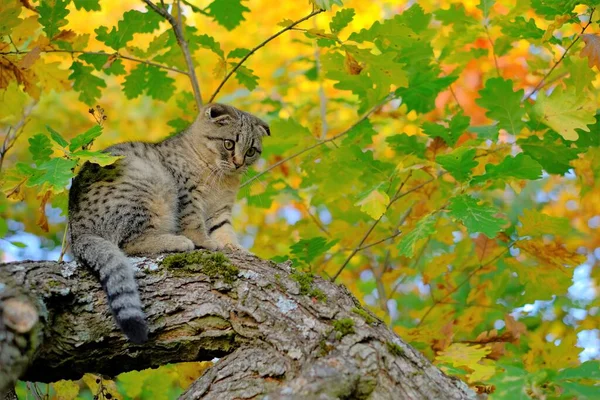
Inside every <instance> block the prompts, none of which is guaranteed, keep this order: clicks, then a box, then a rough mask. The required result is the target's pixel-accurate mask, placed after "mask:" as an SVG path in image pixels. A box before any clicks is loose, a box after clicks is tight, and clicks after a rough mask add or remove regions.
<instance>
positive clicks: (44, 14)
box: [37, 0, 69, 39]
mask: <svg viewBox="0 0 600 400" xmlns="http://www.w3.org/2000/svg"><path fill="white" fill-rule="evenodd" d="M68 4H69V0H41V2H40V5H39V6H38V7H37V11H38V13H39V14H40V16H39V18H38V21H40V24H42V26H43V27H44V32H46V35H47V36H48V39H52V38H53V37H54V36H56V34H58V32H59V31H60V28H62V27H63V26H65V25H67V23H68V21H67V19H66V17H67V15H69V10H68V9H67V5H68Z"/></svg>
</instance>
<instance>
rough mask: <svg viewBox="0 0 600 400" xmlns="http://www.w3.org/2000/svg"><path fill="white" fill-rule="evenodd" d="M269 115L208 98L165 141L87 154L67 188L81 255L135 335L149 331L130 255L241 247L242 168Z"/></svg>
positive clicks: (135, 338)
mask: <svg viewBox="0 0 600 400" xmlns="http://www.w3.org/2000/svg"><path fill="white" fill-rule="evenodd" d="M269 134H270V131H269V127H268V125H267V124H266V123H265V122H264V121H262V120H260V119H259V118H257V117H255V116H253V115H251V114H248V113H246V112H243V111H240V110H238V109H236V108H234V107H231V106H227V105H223V104H209V105H207V106H205V107H203V109H202V110H201V111H200V113H199V116H198V117H197V119H196V120H195V121H194V123H193V124H192V125H191V126H190V127H189V128H188V129H186V130H185V131H183V132H181V133H179V134H177V135H175V136H172V137H170V138H168V139H166V140H164V141H162V142H159V143H145V142H128V143H121V144H117V145H114V146H111V147H109V148H107V149H106V150H105V151H106V152H108V153H111V154H112V155H117V156H123V158H122V159H120V160H119V161H117V162H116V163H115V164H113V165H108V166H106V167H100V166H99V165H97V164H90V163H86V164H85V165H84V166H83V167H82V169H81V172H80V173H79V174H78V176H77V177H76V178H75V179H74V180H73V184H72V187H71V190H70V193H69V241H70V243H71V249H72V251H73V254H74V255H75V258H76V259H77V260H78V261H80V262H81V263H82V264H84V265H86V266H88V267H89V268H91V269H92V270H93V271H94V272H95V273H96V274H98V276H99V278H100V282H101V283H102V286H103V288H104V290H105V291H106V294H107V296H108V304H109V306H110V308H111V310H112V312H113V314H114V316H115V319H116V321H117V324H118V325H119V327H120V328H121V329H122V331H123V332H124V333H125V335H127V337H128V338H129V340H130V341H132V342H134V343H143V342H145V341H146V340H147V339H148V326H147V324H146V320H145V315H144V312H143V310H142V303H141V301H140V297H139V293H138V289H137V285H136V282H135V278H134V269H133V267H132V266H131V265H130V263H129V261H128V260H127V257H126V254H127V255H153V254H159V253H164V252H172V251H188V250H192V249H194V248H197V247H202V248H205V249H210V250H217V249H222V248H229V249H233V250H242V248H241V247H240V245H239V244H238V241H237V239H236V236H235V232H234V230H233V228H232V226H231V208H232V206H233V203H234V201H235V198H236V194H237V191H238V188H239V183H240V177H241V176H242V175H243V173H244V172H245V171H246V169H247V168H248V167H249V166H250V165H252V164H253V163H254V162H255V161H256V160H257V159H258V158H259V157H260V154H261V151H262V138H263V136H265V135H269Z"/></svg>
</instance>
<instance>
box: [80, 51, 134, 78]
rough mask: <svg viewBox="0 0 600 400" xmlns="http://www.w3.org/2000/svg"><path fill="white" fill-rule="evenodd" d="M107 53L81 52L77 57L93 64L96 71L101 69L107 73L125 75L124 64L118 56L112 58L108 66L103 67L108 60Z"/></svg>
mask: <svg viewBox="0 0 600 400" xmlns="http://www.w3.org/2000/svg"><path fill="white" fill-rule="evenodd" d="M109 57H110V55H109V54H91V53H88V54H81V55H79V57H78V58H79V59H80V60H83V61H85V62H86V63H88V64H91V65H93V66H94V69H95V70H96V71H103V72H105V73H106V74H108V75H125V73H126V72H125V66H124V65H123V61H122V60H121V59H120V58H117V59H116V60H113V61H112V63H111V64H110V66H109V67H108V68H104V66H105V65H106V63H107V62H108V58H109Z"/></svg>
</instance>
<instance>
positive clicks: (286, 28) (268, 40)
mask: <svg viewBox="0 0 600 400" xmlns="http://www.w3.org/2000/svg"><path fill="white" fill-rule="evenodd" d="M144 1H145V2H148V0H144ZM323 11H325V10H315V11H313V12H311V13H310V14H308V15H307V16H306V17H304V18H300V19H299V20H297V21H295V22H292V23H291V24H290V25H289V26H287V27H285V28H283V29H281V30H280V31H279V32H277V33H275V34H274V35H272V36H270V37H269V38H267V39H266V40H265V41H264V42H262V43H261V44H259V45H258V46H256V47H255V48H253V49H252V50H250V52H249V53H248V54H246V55H245V56H244V58H242V59H241V60H240V61H239V62H238V63H237V64H236V65H235V67H233V69H232V70H231V71H229V73H228V74H227V75H226V76H225V78H223V80H222V81H221V83H220V84H219V86H218V87H217V89H216V90H215V92H214V93H213V94H212V96H210V100H208V102H209V103H210V102H212V101H213V100H214V99H215V97H216V96H217V94H219V91H220V90H221V88H223V86H224V85H225V83H226V82H227V81H228V80H229V78H231V75H233V74H234V73H235V71H237V70H238V68H240V67H241V66H242V64H244V62H246V60H247V59H248V58H249V57H250V56H251V55H252V54H254V53H256V51H257V50H258V49H260V48H261V47H263V46H265V45H266V44H267V43H269V42H270V41H272V40H273V39H275V38H277V37H278V36H279V35H281V34H282V33H284V32H286V31H289V30H290V29H292V28H293V27H295V26H296V25H298V24H299V23H302V22H304V21H306V20H307V19H310V18H312V17H314V16H315V15H317V14H320V13H322V12H323Z"/></svg>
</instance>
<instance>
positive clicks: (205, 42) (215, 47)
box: [194, 35, 239, 58]
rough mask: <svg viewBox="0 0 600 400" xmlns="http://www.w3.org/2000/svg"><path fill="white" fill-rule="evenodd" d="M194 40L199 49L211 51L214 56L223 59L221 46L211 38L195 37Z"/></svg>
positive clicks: (204, 36)
mask: <svg viewBox="0 0 600 400" xmlns="http://www.w3.org/2000/svg"><path fill="white" fill-rule="evenodd" d="M194 38H195V39H196V43H198V44H199V45H200V47H204V48H205V49H208V50H210V51H212V52H213V53H215V54H216V55H218V56H219V57H221V58H225V53H223V50H222V49H221V45H220V44H219V42H217V41H216V40H215V38H213V37H212V36H210V35H198V36H195V37H194ZM238 50H239V49H238ZM230 54H231V53H230Z"/></svg>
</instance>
